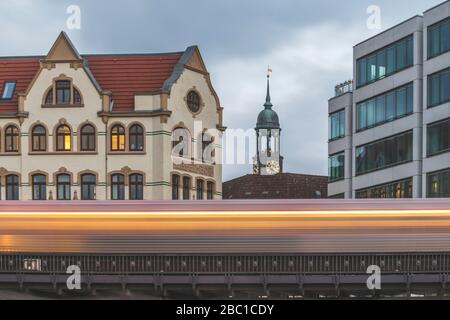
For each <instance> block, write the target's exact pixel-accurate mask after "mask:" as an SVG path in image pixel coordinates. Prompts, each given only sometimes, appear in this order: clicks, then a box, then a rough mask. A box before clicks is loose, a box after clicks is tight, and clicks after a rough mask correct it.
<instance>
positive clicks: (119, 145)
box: [111, 124, 125, 151]
mask: <svg viewBox="0 0 450 320" xmlns="http://www.w3.org/2000/svg"><path fill="white" fill-rule="evenodd" d="M111 151H125V129H124V128H123V126H121V125H120V124H116V125H115V126H113V127H112V129H111Z"/></svg>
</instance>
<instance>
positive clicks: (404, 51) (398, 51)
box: [356, 35, 414, 87]
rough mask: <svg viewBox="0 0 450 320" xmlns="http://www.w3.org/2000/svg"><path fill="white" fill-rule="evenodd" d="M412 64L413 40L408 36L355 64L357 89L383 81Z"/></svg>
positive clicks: (411, 36)
mask: <svg viewBox="0 0 450 320" xmlns="http://www.w3.org/2000/svg"><path fill="white" fill-rule="evenodd" d="M413 64H414V40H413V35H410V36H408V37H406V38H404V39H402V40H399V41H397V42H395V43H393V44H391V45H390V46H388V47H385V48H383V49H380V50H378V51H375V52H373V53H372V54H370V55H367V56H365V57H363V58H361V59H358V60H357V62H356V85H357V87H361V86H364V85H366V84H369V83H372V82H375V81H378V80H380V79H383V78H385V77H387V76H389V75H391V74H394V73H396V72H398V71H401V70H403V69H406V68H408V67H411V66H412V65H413Z"/></svg>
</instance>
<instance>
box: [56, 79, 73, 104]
mask: <svg viewBox="0 0 450 320" xmlns="http://www.w3.org/2000/svg"><path fill="white" fill-rule="evenodd" d="M69 103H70V81H67V80H60V81H56V104H69Z"/></svg>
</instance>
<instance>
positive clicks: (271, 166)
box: [266, 160, 280, 174]
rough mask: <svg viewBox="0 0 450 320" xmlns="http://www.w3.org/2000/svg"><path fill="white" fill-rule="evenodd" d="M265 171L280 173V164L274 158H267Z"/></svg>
mask: <svg viewBox="0 0 450 320" xmlns="http://www.w3.org/2000/svg"><path fill="white" fill-rule="evenodd" d="M266 172H267V173H268V174H278V173H280V164H279V163H278V161H276V160H269V161H267V162H266Z"/></svg>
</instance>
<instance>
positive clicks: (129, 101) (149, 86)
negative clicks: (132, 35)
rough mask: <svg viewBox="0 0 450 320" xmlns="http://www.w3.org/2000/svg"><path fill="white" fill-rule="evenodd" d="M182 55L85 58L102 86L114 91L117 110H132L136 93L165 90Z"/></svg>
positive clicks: (115, 109) (115, 108) (104, 88)
mask: <svg viewBox="0 0 450 320" xmlns="http://www.w3.org/2000/svg"><path fill="white" fill-rule="evenodd" d="M181 55H182V53H173V54H157V55H156V54H155V55H117V56H114V55H105V56H103V55H100V56H95V55H94V56H89V55H88V56H84V57H85V58H87V61H88V65H89V69H90V70H91V71H92V73H93V75H94V78H95V79H96V80H97V82H98V83H99V84H100V87H101V88H102V89H103V90H109V91H111V92H112V94H113V100H114V111H132V110H134V93H136V92H147V91H156V90H159V89H161V88H162V86H163V84H164V82H165V81H166V80H167V78H169V77H170V75H171V74H172V71H173V69H174V67H175V64H176V63H177V62H178V60H180V57H181Z"/></svg>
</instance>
